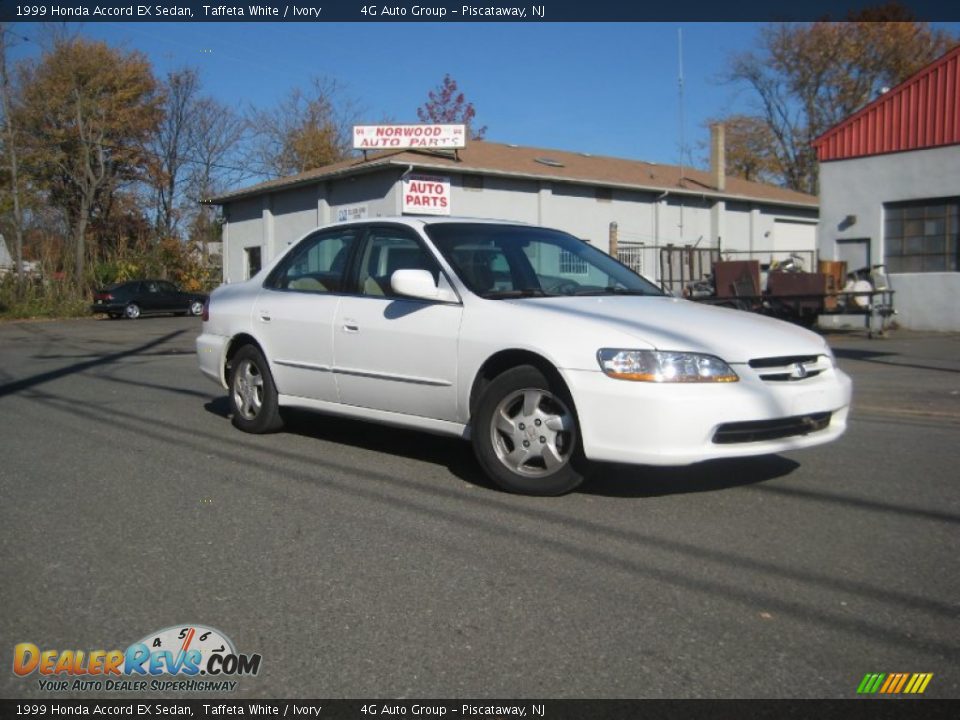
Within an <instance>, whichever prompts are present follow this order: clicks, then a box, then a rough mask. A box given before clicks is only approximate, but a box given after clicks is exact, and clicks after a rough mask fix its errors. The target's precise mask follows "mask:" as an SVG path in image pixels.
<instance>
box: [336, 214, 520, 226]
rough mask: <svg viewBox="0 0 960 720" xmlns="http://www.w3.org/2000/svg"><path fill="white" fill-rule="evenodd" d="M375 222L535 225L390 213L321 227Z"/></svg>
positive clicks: (412, 224) (511, 221)
mask: <svg viewBox="0 0 960 720" xmlns="http://www.w3.org/2000/svg"><path fill="white" fill-rule="evenodd" d="M376 223H396V224H399V225H408V226H410V227H425V226H427V225H441V224H447V223H471V224H484V225H524V226H527V227H535V226H533V225H530V223H526V222H523V221H521V220H499V219H495V218H481V217H467V216H463V215H455V216H436V215H391V216H386V217H376V218H362V219H359V220H345V221H343V222H336V223H329V224H328V225H324V226H323V227H341V226H343V227H346V226H349V225H375V224H376Z"/></svg>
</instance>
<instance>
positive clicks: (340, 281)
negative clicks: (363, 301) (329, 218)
mask: <svg viewBox="0 0 960 720" xmlns="http://www.w3.org/2000/svg"><path fill="white" fill-rule="evenodd" d="M356 236H357V233H356V230H355V229H354V228H338V229H336V230H332V231H328V232H323V233H317V234H315V235H311V236H310V237H308V238H305V239H304V240H302V241H301V242H300V243H299V244H298V245H297V246H296V247H295V248H294V249H293V250H291V251H290V252H289V253H288V254H287V255H286V257H284V258H283V260H281V261H280V263H279V264H278V265H277V267H275V268H274V269H273V270H272V271H271V272H270V275H269V276H268V277H267V280H266V282H264V284H263V286H264V287H266V288H272V289H274V290H292V291H295V292H307V293H329V292H340V291H341V290H343V286H344V272H345V270H346V267H347V259H348V257H349V255H350V249H351V248H352V247H353V244H354V242H355V240H356Z"/></svg>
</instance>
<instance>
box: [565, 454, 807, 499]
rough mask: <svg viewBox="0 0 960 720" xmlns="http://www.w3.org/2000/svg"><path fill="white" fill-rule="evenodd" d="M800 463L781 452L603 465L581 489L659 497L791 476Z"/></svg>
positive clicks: (626, 495) (614, 495)
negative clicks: (671, 463) (669, 463)
mask: <svg viewBox="0 0 960 720" xmlns="http://www.w3.org/2000/svg"><path fill="white" fill-rule="evenodd" d="M798 467H800V464H799V463H797V462H795V461H793V460H790V459H789V458H785V457H783V456H781V455H762V456H760V457H747V458H731V459H725V460H710V461H707V462H701V463H697V464H695V465H687V466H684V467H654V466H650V465H646V466H633V465H612V464H601V465H599V466H598V467H597V470H596V472H595V473H594V475H593V477H592V478H591V479H590V480H589V481H588V482H586V483H584V484H583V485H582V486H581V487H580V490H579V492H581V493H584V494H586V495H600V496H604V497H635V498H644V497H660V496H664V495H684V494H686V493H701V492H711V491H714V490H726V489H728V488H735V487H741V486H743V485H756V484H758V483H763V482H767V481H768V480H774V479H776V478H780V477H784V476H785V475H789V474H790V473H792V472H793V471H794V470H796V469H797V468H798Z"/></svg>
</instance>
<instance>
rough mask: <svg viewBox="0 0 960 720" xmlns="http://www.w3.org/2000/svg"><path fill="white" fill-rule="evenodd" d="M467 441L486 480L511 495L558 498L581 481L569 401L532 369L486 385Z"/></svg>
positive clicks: (582, 468)
mask: <svg viewBox="0 0 960 720" xmlns="http://www.w3.org/2000/svg"><path fill="white" fill-rule="evenodd" d="M471 437H472V438H473V447H474V452H475V453H476V456H477V460H478V461H479V462H480V465H481V466H482V467H483V469H484V470H485V471H486V473H487V475H488V476H489V477H490V478H491V479H492V480H493V481H494V482H496V483H497V484H498V485H499V486H500V487H502V488H504V489H506V490H509V491H511V492H518V493H524V494H527V495H562V494H563V493H567V492H570V491H571V490H573V489H574V488H576V487H577V486H578V485H580V483H582V482H583V480H584V476H585V472H586V469H587V463H586V459H585V458H584V456H583V451H582V449H581V444H580V432H579V427H578V423H577V417H576V414H575V413H574V411H573V401H572V399H571V398H570V396H569V393H568V392H567V390H566V388H565V387H563V386H562V384H561V383H559V382H555V381H551V380H550V379H548V378H547V377H546V375H544V373H543V372H541V371H540V370H538V369H537V368H535V367H532V366H529V365H524V366H521V367H516V368H513V369H511V370H508V371H506V372H504V373H503V374H501V375H499V376H498V377H496V378H495V379H494V380H493V381H492V382H491V383H490V385H489V386H487V388H486V390H485V391H484V393H483V396H482V397H481V398H480V402H479V403H478V405H477V411H476V413H475V415H474V423H473V428H472V431H471Z"/></svg>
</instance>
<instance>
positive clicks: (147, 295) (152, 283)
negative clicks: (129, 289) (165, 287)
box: [137, 280, 166, 313]
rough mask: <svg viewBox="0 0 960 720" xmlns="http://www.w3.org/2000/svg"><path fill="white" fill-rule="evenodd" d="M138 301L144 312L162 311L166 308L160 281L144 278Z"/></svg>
mask: <svg viewBox="0 0 960 720" xmlns="http://www.w3.org/2000/svg"><path fill="white" fill-rule="evenodd" d="M137 302H138V304H139V305H140V310H141V312H143V313H155V312H162V311H163V310H165V309H166V308H165V307H164V297H163V293H162V292H160V283H159V282H158V281H157V280H144V281H143V282H142V283H140V292H139V294H138V301H137Z"/></svg>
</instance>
